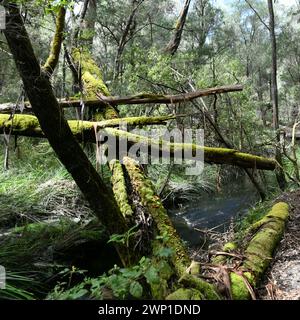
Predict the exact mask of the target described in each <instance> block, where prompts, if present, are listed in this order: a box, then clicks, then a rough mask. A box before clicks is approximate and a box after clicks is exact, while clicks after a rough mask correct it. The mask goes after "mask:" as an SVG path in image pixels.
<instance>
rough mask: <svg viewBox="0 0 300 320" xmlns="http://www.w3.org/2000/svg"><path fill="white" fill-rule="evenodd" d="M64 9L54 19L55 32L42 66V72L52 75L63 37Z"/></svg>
mask: <svg viewBox="0 0 300 320" xmlns="http://www.w3.org/2000/svg"><path fill="white" fill-rule="evenodd" d="M65 16H66V9H65V8H64V7H61V8H60V9H59V12H58V14H57V18H56V30H55V34H54V37H53V40H52V44H51V48H50V53H49V57H48V59H47V60H46V62H45V64H44V67H43V68H44V70H45V71H46V72H47V74H48V75H52V73H53V71H54V69H55V68H56V65H57V63H58V60H59V54H60V49H61V45H62V42H63V36H64V27H65Z"/></svg>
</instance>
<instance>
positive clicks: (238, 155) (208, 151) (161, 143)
mask: <svg viewBox="0 0 300 320" xmlns="http://www.w3.org/2000/svg"><path fill="white" fill-rule="evenodd" d="M105 132H106V133H107V134H108V135H111V136H115V137H118V138H119V139H120V140H121V139H124V140H127V141H128V142H129V143H139V144H141V145H146V146H148V148H149V152H151V150H158V151H160V152H162V151H165V152H170V155H171V156H174V155H176V154H177V155H178V154H181V155H182V156H183V158H184V159H187V160H194V159H195V158H194V156H193V155H194V154H195V153H196V152H199V153H200V152H204V161H205V162H207V163H215V164H229V165H236V166H239V167H242V168H253V169H262V170H275V168H276V161H275V160H273V159H268V158H264V157H261V156H257V155H252V154H248V153H243V152H239V151H238V150H234V149H228V148H214V147H205V146H199V145H196V144H192V143H171V142H168V141H165V140H162V139H160V140H158V139H152V138H149V137H145V136H141V135H137V134H134V133H130V132H125V131H122V130H118V129H114V128H106V129H105Z"/></svg>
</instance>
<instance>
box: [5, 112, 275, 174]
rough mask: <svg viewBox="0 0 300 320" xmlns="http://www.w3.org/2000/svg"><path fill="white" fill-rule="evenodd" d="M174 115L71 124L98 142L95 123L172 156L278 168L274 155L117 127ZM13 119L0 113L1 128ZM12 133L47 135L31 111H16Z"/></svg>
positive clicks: (78, 134) (81, 136)
mask: <svg viewBox="0 0 300 320" xmlns="http://www.w3.org/2000/svg"><path fill="white" fill-rule="evenodd" d="M169 119H172V116H170V117H169V116H166V117H148V118H147V117H132V118H119V119H111V120H103V121H100V122H90V121H78V120H69V121H68V124H69V126H70V128H71V130H72V132H73V134H74V135H75V136H76V138H77V139H78V140H79V141H89V142H95V139H96V138H95V127H96V128H105V129H103V130H104V131H105V133H106V134H108V135H111V136H115V137H117V138H119V139H120V140H126V141H128V144H129V145H131V144H134V143H140V144H144V145H146V146H148V147H149V149H150V150H149V151H151V150H158V151H166V152H170V155H171V156H174V154H179V153H180V154H182V153H183V154H182V155H183V156H184V157H185V159H192V160H193V157H192V154H193V153H195V152H204V161H205V162H208V163H216V164H230V165H236V166H240V167H243V168H256V169H262V170H274V169H275V168H276V162H275V160H273V159H267V158H264V157H260V156H256V155H252V154H247V153H242V152H239V151H237V150H233V149H227V148H212V147H202V146H199V145H196V144H189V143H185V144H181V143H170V142H168V141H162V140H157V139H151V138H148V137H144V136H140V135H136V134H133V133H130V132H125V131H122V130H118V129H115V128H111V127H115V126H118V125H120V124H122V123H124V122H126V123H127V125H149V124H162V123H164V122H165V121H166V120H169ZM11 124H12V121H11V120H9V115H7V114H0V130H1V131H3V130H4V129H5V128H10V126H11ZM12 134H16V135H24V136H31V137H44V135H43V132H42V130H41V129H40V127H39V123H38V121H37V118H36V117H34V116H31V115H15V116H14V119H13V130H12Z"/></svg>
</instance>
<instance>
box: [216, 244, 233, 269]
mask: <svg viewBox="0 0 300 320" xmlns="http://www.w3.org/2000/svg"><path fill="white" fill-rule="evenodd" d="M236 249H237V244H236V243H234V242H228V243H226V244H225V245H224V246H223V249H222V251H223V252H226V253H230V252H232V251H234V250H236ZM226 261H227V256H226V255H224V254H223V255H222V254H218V255H216V256H215V257H214V258H212V263H213V264H225V263H226Z"/></svg>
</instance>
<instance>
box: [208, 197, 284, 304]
mask: <svg viewBox="0 0 300 320" xmlns="http://www.w3.org/2000/svg"><path fill="white" fill-rule="evenodd" d="M288 217H289V206H288V204H287V203H284V202H279V203H277V204H275V205H274V206H273V208H272V209H271V211H269V212H268V213H267V214H266V215H265V217H263V218H262V219H261V220H259V221H258V222H256V223H255V224H253V225H252V226H251V227H250V228H249V230H248V232H247V234H246V236H249V233H250V234H254V235H253V236H252V239H251V240H250V242H249V243H248V245H247V246H246V249H245V250H244V254H243V256H244V257H243V262H242V264H241V265H240V266H239V267H238V268H237V269H234V268H231V267H229V268H228V270H232V271H231V272H230V274H229V276H230V282H231V294H232V298H233V299H234V300H248V299H250V298H251V296H252V298H255V297H254V296H253V292H252V289H251V287H252V288H254V289H255V288H257V287H258V285H259V283H260V281H261V279H262V277H263V275H264V273H265V271H266V269H267V268H268V266H269V265H270V264H271V262H272V256H273V253H274V251H275V249H276V247H277V245H278V243H279V241H280V239H281V238H282V235H283V233H284V229H285V223H286V222H287V220H288ZM236 249H237V248H236V246H235V245H234V244H231V243H230V244H227V245H226V246H225V247H224V252H225V253H227V252H232V251H234V250H236ZM233 256H235V255H234V254H233ZM213 263H215V264H222V265H224V264H225V263H226V257H225V255H224V256H222V255H219V256H217V257H216V258H215V259H213Z"/></svg>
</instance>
